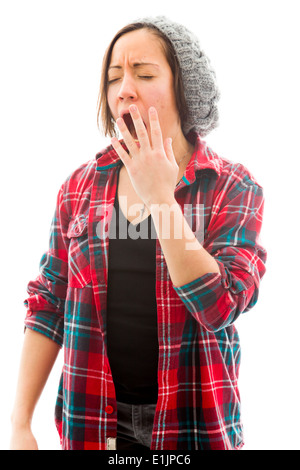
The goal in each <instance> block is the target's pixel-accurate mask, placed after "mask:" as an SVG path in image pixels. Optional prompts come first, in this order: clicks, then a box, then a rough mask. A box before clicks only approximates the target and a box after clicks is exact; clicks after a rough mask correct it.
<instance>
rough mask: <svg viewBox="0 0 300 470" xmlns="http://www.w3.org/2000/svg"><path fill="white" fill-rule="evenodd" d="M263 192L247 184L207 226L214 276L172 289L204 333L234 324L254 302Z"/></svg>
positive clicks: (262, 255) (260, 269)
mask: <svg viewBox="0 0 300 470" xmlns="http://www.w3.org/2000/svg"><path fill="white" fill-rule="evenodd" d="M263 205H264V198H263V191H262V188H261V187H260V186H258V185H255V184H253V185H251V186H249V187H247V189H246V190H244V191H236V195H235V197H234V198H233V199H232V200H230V201H229V203H227V204H226V205H224V206H223V208H221V210H220V212H219V214H218V215H219V217H215V218H214V221H213V223H212V224H211V226H210V227H209V229H210V230H208V236H207V239H206V241H205V243H204V247H205V248H206V249H207V251H208V252H209V253H210V254H211V255H212V256H213V257H214V259H215V260H216V262H217V263H218V266H219V269H220V274H219V273H207V274H205V275H203V276H201V277H199V278H198V279H195V280H194V281H192V282H190V283H188V284H185V285H184V286H180V287H174V286H173V288H174V289H175V291H176V292H177V294H178V295H179V297H180V298H181V300H182V302H183V303H184V304H185V306H186V308H187V309H188V310H189V312H190V313H191V314H192V315H193V316H194V318H195V319H196V320H197V321H198V322H199V323H200V324H201V325H202V326H203V327H204V328H206V329H207V330H208V331H212V332H214V331H218V330H220V329H222V328H225V327H227V326H228V325H230V324H231V323H232V322H234V321H235V320H236V319H237V318H238V316H239V315H240V314H241V313H244V312H246V311H248V310H250V309H251V308H252V307H253V306H254V305H255V304H256V302H257V299H258V292H259V285H260V281H261V279H262V277H263V275H264V274H265V271H266V268H265V262H266V251H265V249H264V248H263V247H262V246H261V245H260V242H259V235H260V230H261V223H262V214H263Z"/></svg>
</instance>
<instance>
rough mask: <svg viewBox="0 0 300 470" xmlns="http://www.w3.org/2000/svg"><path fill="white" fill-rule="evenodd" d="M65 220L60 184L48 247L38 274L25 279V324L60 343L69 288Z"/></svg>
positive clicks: (60, 344) (66, 220)
mask: <svg viewBox="0 0 300 470" xmlns="http://www.w3.org/2000/svg"><path fill="white" fill-rule="evenodd" d="M68 220H69V218H68V217H67V214H66V212H65V211H64V207H63V191H62V188H61V190H60V192H59V195H58V200H57V206H56V211H55V214H54V218H53V220H52V224H51V230H50V243H49V250H48V251H47V252H46V253H45V254H44V255H43V256H42V258H41V261H40V274H39V276H38V277H37V278H36V279H35V280H33V281H30V282H29V283H28V286H27V292H28V294H29V296H28V298H27V299H26V300H25V301H24V305H25V307H26V309H27V312H26V317H25V321H24V324H25V328H30V329H32V330H35V331H37V332H39V333H42V334H44V335H45V336H47V337H48V338H50V339H52V340H53V341H55V342H56V343H58V344H59V346H60V347H62V345H63V337H64V308H65V299H66V293H67V289H68V262H67V259H68V254H67V250H68V245H67V243H68V239H67V236H66V233H67V227H68Z"/></svg>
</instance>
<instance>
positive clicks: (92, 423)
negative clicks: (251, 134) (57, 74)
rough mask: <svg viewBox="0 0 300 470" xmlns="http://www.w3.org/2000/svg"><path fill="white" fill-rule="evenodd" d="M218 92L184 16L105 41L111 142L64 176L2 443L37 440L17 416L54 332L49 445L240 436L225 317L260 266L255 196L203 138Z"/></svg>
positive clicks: (176, 444) (29, 402) (25, 411)
mask: <svg viewBox="0 0 300 470" xmlns="http://www.w3.org/2000/svg"><path fill="white" fill-rule="evenodd" d="M218 99H219V92H218V89H217V86H216V81H215V74H214V71H213V70H212V68H211V66H210V62H209V60H208V58H207V57H206V56H205V54H204V53H203V51H202V50H201V48H200V46H199V43H198V40H197V39H196V37H195V36H194V35H193V34H192V33H190V31H188V30H187V29H186V28H185V27H184V26H182V25H179V24H177V23H174V22H172V21H170V20H168V19H167V18H165V17H156V18H146V19H143V20H140V21H138V22H136V23H133V24H130V25H128V26H126V27H125V28H123V29H122V30H121V31H119V32H118V33H117V34H116V36H115V37H114V39H113V40H112V42H111V44H110V45H109V47H108V49H107V52H106V55H105V57H104V61H103V70H102V81H101V87H100V94H99V113H98V117H100V118H101V123H102V126H103V128H104V132H105V134H106V135H110V136H111V146H109V147H107V148H106V149H104V150H103V151H102V152H100V153H98V154H97V155H96V158H95V159H94V160H92V161H89V162H88V163H86V164H84V165H82V166H81V167H80V168H79V169H77V170H76V171H75V172H74V173H73V174H72V175H71V176H70V177H69V178H68V179H67V181H65V182H64V184H63V185H62V187H61V190H60V191H59V194H58V199H57V206H56V213H55V217H54V220H53V224H52V231H51V239H50V247H49V250H48V252H47V253H46V254H45V255H44V256H43V258H42V260H41V272H40V275H39V276H38V278H37V279H35V280H34V281H32V282H30V283H29V285H28V292H29V297H28V299H27V300H26V302H25V303H26V306H27V316H26V320H25V325H26V332H25V343H24V350H23V354H22V359H21V367H20V376H19V382H18V387H17V394H16V401H15V406H14V410H13V414H12V429H13V433H12V440H11V442H12V448H13V449H34V448H37V443H36V440H35V438H34V436H33V435H32V431H31V426H30V423H31V419H32V415H33V412H34V408H35V405H36V403H37V400H38V398H39V396H40V394H41V392H42V389H43V386H44V384H45V382H46V380H47V377H48V375H49V373H50V370H51V368H52V365H53V363H54V361H55V359H56V356H57V353H58V351H59V349H60V348H61V347H62V346H63V348H64V367H63V371H62V377H61V382H60V386H59V391H58V397H57V403H56V425H57V429H58V431H59V434H60V439H61V445H62V449H69V450H76V449H86V450H88V449H99V450H101V449H117V450H122V449H123V450H130V449H135V450H137V449H152V450H171V449H186V450H192V449H196V450H202V449H211V450H214V449H226V450H231V449H239V448H240V447H241V446H242V445H243V430H242V423H241V418H240V398H239V391H238V383H237V380H238V370H239V363H240V345H239V338H238V334H237V331H236V329H235V326H234V321H235V320H236V319H237V318H238V316H239V315H240V314H241V313H243V312H246V311H248V310H249V309H250V308H252V307H253V306H254V305H255V303H256V302H257V299H258V289H259V284H260V280H261V278H262V276H263V275H264V273H265V261H266V251H265V250H264V248H263V247H262V246H261V245H260V243H259V234H260V230H261V224H262V216H263V204H264V197H263V190H262V187H261V186H260V185H259V184H258V183H257V182H256V180H255V179H254V177H253V176H252V175H251V174H250V172H249V171H248V170H247V169H246V168H245V167H244V166H243V165H242V164H240V163H233V162H231V161H229V160H226V159H224V158H220V157H219V156H217V155H216V154H215V153H214V152H213V151H212V150H211V149H210V148H209V147H208V146H207V145H206V143H205V142H204V140H203V139H202V137H203V136H205V135H206V134H208V133H209V132H210V131H211V130H212V129H213V128H214V127H215V126H216V125H217V122H218V112H217V101H218ZM117 132H119V136H121V137H122V139H121V140H118V138H117V137H116V135H117Z"/></svg>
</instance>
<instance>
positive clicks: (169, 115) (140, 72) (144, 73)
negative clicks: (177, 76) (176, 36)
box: [107, 29, 181, 139]
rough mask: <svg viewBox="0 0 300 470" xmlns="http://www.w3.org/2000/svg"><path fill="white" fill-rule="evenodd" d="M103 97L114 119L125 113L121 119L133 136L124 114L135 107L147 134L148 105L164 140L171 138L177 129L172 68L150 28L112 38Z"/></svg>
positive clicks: (179, 126)
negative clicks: (153, 111)
mask: <svg viewBox="0 0 300 470" xmlns="http://www.w3.org/2000/svg"><path fill="white" fill-rule="evenodd" d="M107 99H108V105H109V108H110V111H111V114H112V116H113V118H114V120H116V119H117V118H118V117H124V114H125V117H124V120H125V122H126V124H127V126H128V128H129V130H130V132H131V133H132V135H133V136H134V137H136V134H135V131H134V128H133V125H132V121H131V119H130V118H129V117H128V116H127V113H129V110H128V108H129V106H130V105H131V104H135V105H136V106H137V107H138V109H139V111H140V114H141V116H142V119H143V121H144V124H145V125H146V128H147V131H148V134H149V137H150V133H149V130H150V126H149V118H148V110H149V108H150V106H154V107H155V108H156V110H157V112H158V115H159V120H160V125H161V129H162V134H163V138H164V139H165V138H167V137H172V138H173V139H175V138H176V136H177V134H178V132H179V131H181V125H180V118H179V113H178V110H177V106H176V100H175V94H174V86H173V75H172V71H171V68H170V66H169V64H168V62H167V59H166V56H165V53H164V51H163V47H162V44H161V42H160V40H159V38H157V37H156V36H155V35H154V34H153V33H151V31H149V30H147V29H139V30H137V31H132V32H130V33H126V34H124V35H123V36H121V37H120V38H119V39H118V40H117V41H116V43H115V45H114V47H113V50H112V56H111V62H110V64H109V68H108V92H107Z"/></svg>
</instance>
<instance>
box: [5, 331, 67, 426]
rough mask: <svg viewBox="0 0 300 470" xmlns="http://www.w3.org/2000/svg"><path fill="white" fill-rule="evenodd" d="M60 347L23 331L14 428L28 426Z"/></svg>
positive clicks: (13, 416) (13, 421) (36, 334)
mask: <svg viewBox="0 0 300 470" xmlns="http://www.w3.org/2000/svg"><path fill="white" fill-rule="evenodd" d="M59 350H60V347H59V345H58V344H57V343H55V342H54V341H52V340H50V339H49V338H47V337H46V336H44V335H42V334H40V333H37V332H35V331H33V330H30V329H28V328H27V329H26V331H25V335H24V344H23V350H22V355H21V362H20V369H19V377H18V384H17V391H16V397H15V404H14V408H13V412H12V425H13V426H14V427H17V426H24V425H29V424H30V423H31V419H32V416H33V412H34V409H35V406H36V404H37V401H38V399H39V397H40V395H41V393H42V390H43V388H44V386H45V384H46V381H47V379H48V376H49V374H50V371H51V369H52V367H53V364H54V362H55V360H56V357H57V355H58V352H59Z"/></svg>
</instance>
